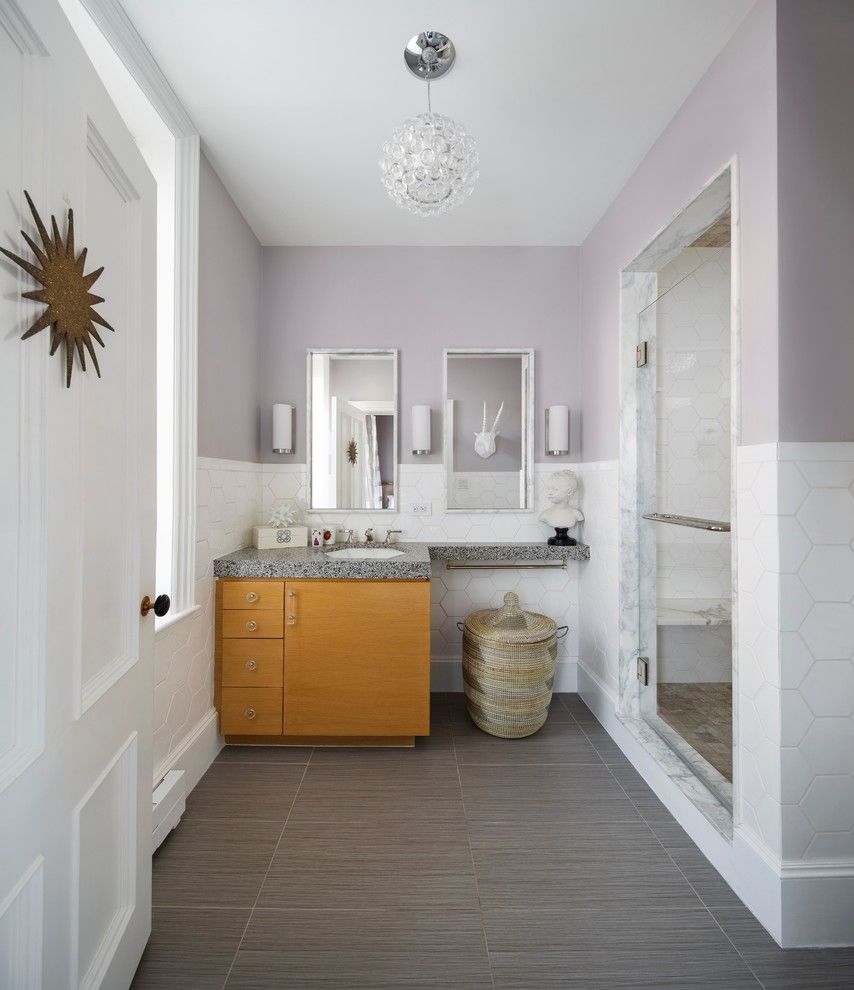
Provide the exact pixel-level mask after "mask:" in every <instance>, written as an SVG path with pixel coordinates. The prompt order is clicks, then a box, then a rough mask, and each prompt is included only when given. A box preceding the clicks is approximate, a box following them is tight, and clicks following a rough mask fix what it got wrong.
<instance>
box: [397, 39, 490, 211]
mask: <svg viewBox="0 0 854 990" xmlns="http://www.w3.org/2000/svg"><path fill="white" fill-rule="evenodd" d="M455 58H456V50H455V49H454V46H453V44H452V43H451V40H450V38H448V37H447V36H446V35H444V34H441V33H440V32H439V31H422V32H421V34H418V35H416V36H415V37H414V38H411V39H410V41H409V44H408V45H407V46H406V48H405V49H404V51H403V59H404V62H405V64H406V67H407V68H408V69H409V71H410V72H411V73H412V74H413V75H414V76H416V77H417V78H418V79H422V80H424V81H425V82H426V83H427V113H420V114H418V116H417V117H413V118H410V119H409V120H406V121H404V123H403V125H402V126H401V127H399V128H398V129H397V130H396V131H395V132H394V134H392V136H391V139H390V140H389V141H387V142H386V143H385V144H384V145H383V149H382V150H383V153H382V157H381V158H380V169H381V170H382V182H383V185H384V186H385V188H386V190H387V191H388V194H389V196H390V197H391V198H392V199H393V200H394V202H395V203H397V205H398V206H400V207H402V208H403V209H405V210H408V211H409V212H410V213H414V214H416V215H418V216H422V217H430V216H436V215H438V214H440V213H447V212H448V210H451V209H453V208H454V207H455V206H456V205H457V204H458V203H461V202H462V201H463V200H464V199H465V198H466V197H467V196H470V195H471V193H472V190H473V189H474V186H475V183H476V182H477V178H478V170H477V169H478V154H477V146H476V145H475V142H474V139H473V138H472V137H471V136H470V135H469V133H468V132H467V131H466V129H465V128H464V127H463V126H462V124H458V123H457V122H456V121H454V120H451V118H450V117H444V116H442V114H439V113H433V109H432V106H431V103H430V83H431V81H434V80H436V79H441V78H442V76H444V75H445V74H446V73H447V72H448V71H449V70H450V68H451V66H452V65H453V64H454V59H455Z"/></svg>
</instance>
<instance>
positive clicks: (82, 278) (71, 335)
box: [0, 190, 115, 388]
mask: <svg viewBox="0 0 854 990" xmlns="http://www.w3.org/2000/svg"><path fill="white" fill-rule="evenodd" d="M24 195H25V196H26V198H27V203H28V204H29V207H30V210H31V212H32V214H33V219H34V220H35V222H36V227H37V228H38V232H39V235H40V236H41V239H42V245H43V247H41V248H40V247H39V246H38V245H37V244H36V242H35V241H34V240H33V239H32V238H31V237H29V236H28V234H27V232H26V231H24V230H22V231H21V236H22V237H23V238H24V240H25V241H26V242H27V244H28V245H29V248H30V250H31V251H32V252H33V254H34V255H35V256H36V260H37V261H38V263H39V264H38V266H37V265H34V264H32V263H31V262H29V261H25V260H24V259H23V258H19V257H18V255H16V254H12V252H11V251H7V250H6V248H2V247H0V251H2V252H3V254H5V255H6V257H7V258H10V259H11V260H12V261H14V262H15V264H16V265H20V266H21V268H23V269H24V271H25V272H27V274H28V275H32V277H33V278H34V279H35V280H36V281H37V282H40V283H41V285H42V286H43V288H41V289H33V290H32V291H31V292H23V293H21V295H22V296H23V297H24V299H33V300H35V301H36V302H40V303H44V304H45V305H46V306H47V309H46V310H44V312H43V313H42V314H41V316H39V318H38V319H37V320H36V321H35V323H33V325H32V326H31V327H30V329H29V330H27V331H26V333H24V334H22V336H21V340H26V339H27V338H28V337H32V336H34V335H35V334H37V333H38V332H39V331H40V330H44V328H45V327H49V326H52V327H53V333H52V335H51V338H50V353H51V354H55V353H56V349H57V348H58V347H59V345H60V344H61V343H62V341H63V340H64V341H65V387H66V388H70V387H71V371H72V368H73V367H74V351H75V349H76V350H77V354H78V356H79V357H80V367H81V368H82V369H83V371H85V370H86V352H85V351H84V350H83V348H84V347H85V348H86V350H87V351H88V352H89V355H90V357H91V358H92V364H93V365H94V366H95V371H96V373H97V375H98V377H99V378H100V377H101V369H100V368H99V367H98V358H97V355H96V354H95V348H94V347H93V346H92V338H93V337H94V338H95V340H97V341H98V343H99V344H100V345H101V347H103V346H104V341H103V340H101V335H100V334H99V333H98V331H97V330H96V329H95V324H96V323H97V324H99V325H100V326H102V327H106V328H107V330H112V331H113V332H114V333H115V329H114V328H113V327H111V326H110V324H109V323H107V321H106V320H105V319H104V317H103V316H101V314H100V313H98V312H96V311H95V310H94V309H93V307H94V306H96V305H97V304H98V303H102V302H103V301H104V300H103V298H102V297H101V296H96V295H95V294H94V293H93V292H90V291H89V290H90V289H91V288H92V286H93V285H94V284H95V282H97V280H98V279H99V278H100V276H101V272H103V270H104V269H103V267H101V268H96V269H95V271H93V272H89V274H88V275H84V274H83V267H84V265H85V264H86V252H87V248H83V250H82V251H81V252H80V254H78V255H77V257H76V258H75V256H74V211H73V210H69V211H68V225H67V228H68V229H67V233H66V235H65V241H64V242H63V240H62V235H61V234H60V233H59V227H58V226H57V223H56V217H53V216H52V217H51V218H50V222H51V226H52V228H53V237H51V236H50V234H49V233H48V232H47V228H46V227H45V225H44V224H43V223H42V219H41V217H40V216H39V215H38V211H37V210H36V208H35V206H34V205H33V201H32V199H31V198H30V194H29V193H28V192H27V191H26V190H24ZM39 266H40V267H39Z"/></svg>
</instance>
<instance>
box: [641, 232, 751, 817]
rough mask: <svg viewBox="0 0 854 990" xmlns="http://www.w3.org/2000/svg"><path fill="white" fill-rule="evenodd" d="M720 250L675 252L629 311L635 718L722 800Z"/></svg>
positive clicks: (724, 458)
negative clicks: (640, 347) (640, 351)
mask: <svg viewBox="0 0 854 990" xmlns="http://www.w3.org/2000/svg"><path fill="white" fill-rule="evenodd" d="M729 261H730V251H729V247H722V248H702V247H699V248H698V247H691V248H687V249H685V250H684V251H683V252H682V253H681V254H680V255H678V256H677V257H676V258H675V259H674V260H673V261H671V262H670V263H669V264H668V265H667V266H666V267H665V268H663V269H662V270H661V271H660V272H659V273H658V291H657V294H656V298H655V300H654V301H653V302H652V303H651V304H650V305H649V306H647V307H646V309H645V310H643V311H642V313H641V314H640V318H639V319H640V322H639V329H640V339H641V340H642V341H644V342H645V349H646V363H645V364H643V363H642V361H639V365H640V366H639V367H638V368H637V372H636V373H637V376H638V378H637V396H638V505H639V513H638V548H639V558H640V560H639V565H640V567H639V573H640V588H639V590H640V595H639V603H638V607H639V630H640V654H641V656H642V657H643V658H645V660H646V663H647V675H646V683H645V684H644V682H643V679H642V678H641V686H640V712H641V716H642V717H643V718H644V719H645V720H646V721H647V722H648V723H649V724H650V725H651V726H652V727H653V728H654V729H655V730H656V732H657V733H658V734H659V735H660V736H661V737H662V738H664V739H665V740H666V741H667V742H668V744H669V745H670V746H671V747H672V748H673V750H674V751H675V752H676V753H677V754H678V755H679V756H680V757H681V758H682V759H683V760H684V761H685V762H686V763H687V764H688V765H689V766H691V767H692V769H693V770H694V771H695V772H696V773H697V775H698V776H699V777H700V778H701V779H702V780H703V781H704V782H705V783H706V784H707V786H709V787H710V788H711V789H712V790H714V791H715V793H716V794H717V795H718V797H720V798H721V800H723V801H724V802H725V803H730V801H731V793H732V789H731V783H732V635H731V629H732V625H731V623H732V553H731V541H730V508H731V483H730V464H731V437H732V430H731V422H730V420H731V402H730V377H731V370H730V369H731V361H730V271H729Z"/></svg>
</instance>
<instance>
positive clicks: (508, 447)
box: [444, 349, 534, 512]
mask: <svg viewBox="0 0 854 990" xmlns="http://www.w3.org/2000/svg"><path fill="white" fill-rule="evenodd" d="M533 364H534V354H533V351H532V350H528V349H526V350H514V351H466V350H447V351H446V352H445V407H444V408H445V452H444V460H445V490H446V502H447V507H448V509H450V510H461V511H468V512H479V511H493V512H494V511H502V510H506V511H513V510H519V509H526V508H529V507H530V504H531V470H530V468H531V461H532V459H533V436H532V430H533V422H532V417H533Z"/></svg>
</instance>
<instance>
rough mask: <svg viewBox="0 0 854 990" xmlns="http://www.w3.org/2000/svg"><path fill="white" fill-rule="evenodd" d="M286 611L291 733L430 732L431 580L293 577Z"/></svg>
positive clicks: (288, 585) (288, 730)
mask: <svg viewBox="0 0 854 990" xmlns="http://www.w3.org/2000/svg"><path fill="white" fill-rule="evenodd" d="M285 615H286V616H287V620H286V621H287V625H286V633H285V690H284V733H285V735H318V736H417V735H426V734H428V733H429V731H430V582H429V581H288V582H287V583H286V585H285Z"/></svg>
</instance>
